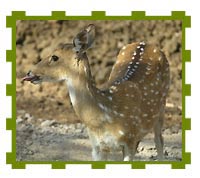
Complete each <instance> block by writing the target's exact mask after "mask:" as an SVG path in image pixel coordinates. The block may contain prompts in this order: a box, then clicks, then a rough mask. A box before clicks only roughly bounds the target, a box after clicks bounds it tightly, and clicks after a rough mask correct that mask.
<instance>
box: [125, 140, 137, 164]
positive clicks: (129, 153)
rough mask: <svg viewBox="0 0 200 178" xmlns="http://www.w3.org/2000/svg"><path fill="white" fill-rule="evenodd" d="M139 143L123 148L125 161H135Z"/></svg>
mask: <svg viewBox="0 0 200 178" xmlns="http://www.w3.org/2000/svg"><path fill="white" fill-rule="evenodd" d="M139 143H140V142H139V141H137V142H134V143H133V144H132V145H127V144H125V145H124V146H123V148H122V153H123V160H124V161H133V157H134V156H135V153H136V152H137V147H138V145H139Z"/></svg>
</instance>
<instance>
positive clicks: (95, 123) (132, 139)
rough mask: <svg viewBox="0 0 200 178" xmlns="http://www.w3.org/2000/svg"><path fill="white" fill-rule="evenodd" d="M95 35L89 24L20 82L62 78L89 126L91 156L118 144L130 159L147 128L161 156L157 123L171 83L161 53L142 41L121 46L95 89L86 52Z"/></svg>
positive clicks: (96, 156) (159, 124) (103, 155)
mask: <svg viewBox="0 0 200 178" xmlns="http://www.w3.org/2000/svg"><path fill="white" fill-rule="evenodd" d="M94 38H95V27H94V25H93V24H90V25H88V26H87V27H86V28H85V29H83V30H82V31H81V32H80V33H78V35H77V36H76V37H75V38H74V40H73V44H65V45H63V46H62V47H60V48H59V49H56V50H55V51H53V52H52V54H50V55H49V56H48V57H47V58H45V59H43V60H41V61H40V62H39V63H38V64H36V65H35V66H34V67H33V69H32V70H30V71H29V72H28V73H27V75H26V76H25V77H24V78H23V81H30V82H32V83H33V84H38V83H41V82H54V81H63V80H65V81H66V84H67V87H68V90H69V95H70V99H71V102H72V105H73V107H74V110H75V112H76V114H77V116H78V117H79V118H80V119H81V120H82V122H83V123H84V124H85V125H86V126H87V128H88V134H89V138H90V141H91V145H92V157H93V160H107V155H108V153H109V152H110V151H112V150H114V149H117V150H119V149H121V150H122V152H123V160H124V161H132V160H133V157H134V155H135V153H136V150H137V146H138V144H139V142H140V141H141V140H142V139H143V137H144V136H145V135H146V134H148V133H149V132H151V131H152V130H153V132H154V135H155V136H154V141H155V145H156V149H157V154H158V159H159V160H160V159H163V138H162V124H163V119H164V110H165V102H166V96H167V93H168V89H169V82H170V73H169V64H168V61H167V59H166V57H165V55H164V54H163V52H162V51H161V50H160V49H159V48H157V47H156V46H154V45H150V44H146V43H145V42H140V43H132V44H128V45H126V46H124V47H123V48H122V49H121V51H120V52H119V55H118V56H117V61H116V63H115V65H114V66H113V68H112V71H111V74H110V77H109V79H108V81H107V83H106V85H105V86H106V87H104V88H103V89H99V88H97V87H96V86H95V83H94V81H93V79H92V75H91V71H90V66H89V62H88V58H87V54H86V52H87V49H88V48H90V47H91V45H92V44H93V42H94Z"/></svg>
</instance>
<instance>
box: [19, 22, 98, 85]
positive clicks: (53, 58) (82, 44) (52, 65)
mask: <svg viewBox="0 0 200 178" xmlns="http://www.w3.org/2000/svg"><path fill="white" fill-rule="evenodd" d="M94 37H95V27H94V25H93V24H90V25H88V26H87V27H86V28H84V29H83V30H82V31H81V32H80V33H78V34H77V35H76V37H75V38H74V39H73V44H64V45H61V46H60V47H59V48H58V49H56V50H54V51H53V52H52V54H51V55H49V56H48V57H46V58H45V59H43V60H41V61H40V62H39V63H37V64H36V65H35V66H34V67H33V69H31V70H30V71H29V72H28V73H27V75H26V76H25V77H24V78H23V79H22V81H30V82H31V83H33V84H39V83H41V82H57V81H62V80H65V79H68V78H72V77H74V76H76V70H74V69H75V68H76V67H77V64H78V63H79V61H80V60H84V59H85V58H87V56H86V54H85V53H86V51H87V49H89V48H90V47H91V46H92V44H93V42H94ZM77 72H78V71H77Z"/></svg>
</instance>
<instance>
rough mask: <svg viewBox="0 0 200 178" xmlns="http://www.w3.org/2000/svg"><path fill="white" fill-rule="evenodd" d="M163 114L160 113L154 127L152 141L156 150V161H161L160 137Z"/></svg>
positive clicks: (161, 138)
mask: <svg viewBox="0 0 200 178" xmlns="http://www.w3.org/2000/svg"><path fill="white" fill-rule="evenodd" d="M163 119H164V113H162V114H161V115H160V117H159V119H158V121H157V123H156V124H155V126H154V141H155V145H156V150H157V157H158V160H162V159H163V137H162V126H163Z"/></svg>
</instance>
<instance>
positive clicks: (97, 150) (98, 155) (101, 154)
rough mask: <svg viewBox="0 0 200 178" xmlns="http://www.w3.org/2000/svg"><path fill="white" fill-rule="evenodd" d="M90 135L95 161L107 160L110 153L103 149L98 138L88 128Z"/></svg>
mask: <svg viewBox="0 0 200 178" xmlns="http://www.w3.org/2000/svg"><path fill="white" fill-rule="evenodd" d="M88 135H89V138H90V141H91V144H92V159H93V160H94V161H106V160H107V156H108V153H107V151H105V150H102V149H101V145H100V143H99V142H98V138H97V137H96V136H95V135H94V134H93V132H91V131H90V130H89V129H88Z"/></svg>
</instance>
